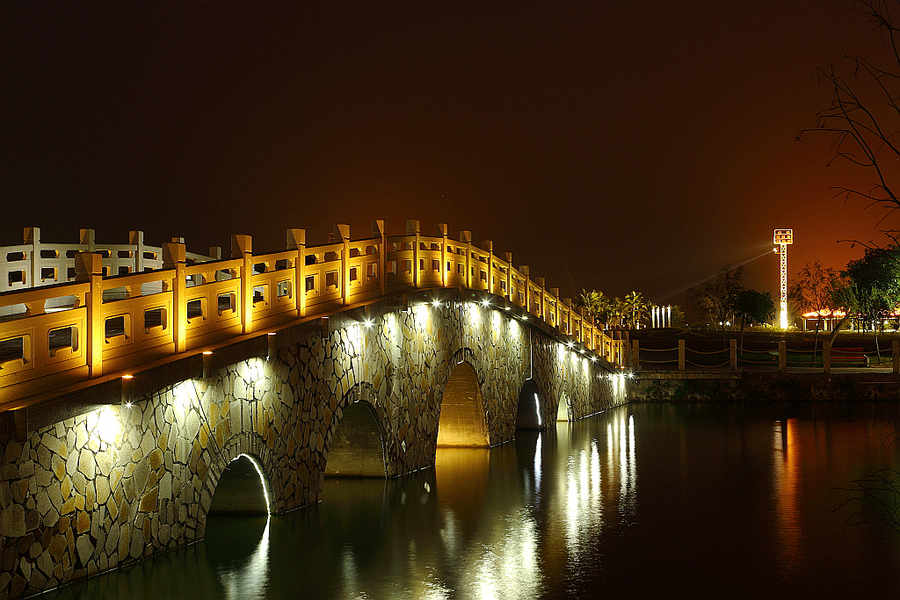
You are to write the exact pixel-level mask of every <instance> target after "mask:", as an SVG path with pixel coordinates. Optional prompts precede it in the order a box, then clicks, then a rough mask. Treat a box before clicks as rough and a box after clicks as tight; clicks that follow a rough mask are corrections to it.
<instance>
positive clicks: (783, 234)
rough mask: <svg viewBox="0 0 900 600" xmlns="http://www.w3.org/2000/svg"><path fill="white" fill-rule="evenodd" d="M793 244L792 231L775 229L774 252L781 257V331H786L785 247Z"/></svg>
mask: <svg viewBox="0 0 900 600" xmlns="http://www.w3.org/2000/svg"><path fill="white" fill-rule="evenodd" d="M793 243H794V230H793V229H776V230H775V244H776V245H777V246H778V247H777V248H776V249H775V251H776V252H778V254H779V255H780V256H781V314H780V315H779V324H780V325H781V328H782V329H787V324H788V318H787V247H788V244H793Z"/></svg>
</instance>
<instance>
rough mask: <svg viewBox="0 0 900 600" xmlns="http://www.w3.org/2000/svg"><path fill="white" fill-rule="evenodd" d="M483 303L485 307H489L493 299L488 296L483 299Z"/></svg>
mask: <svg viewBox="0 0 900 600" xmlns="http://www.w3.org/2000/svg"><path fill="white" fill-rule="evenodd" d="M481 305H482V306H484V307H488V306H490V305H491V301H490V300H488V299H487V298H485V299H484V300H482V301H481Z"/></svg>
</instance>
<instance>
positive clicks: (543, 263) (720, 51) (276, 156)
mask: <svg viewBox="0 0 900 600" xmlns="http://www.w3.org/2000/svg"><path fill="white" fill-rule="evenodd" d="M0 21H3V22H4V23H5V25H0V29H2V31H0V33H2V34H3V39H4V41H3V42H2V44H3V46H2V53H3V54H2V56H3V58H2V65H3V68H2V72H0V73H2V75H0V77H2V83H0V89H2V90H3V93H2V96H0V97H2V98H3V101H2V102H3V103H2V105H0V111H2V116H0V182H2V188H0V194H2V196H0V209H2V211H0V212H2V216H0V234H2V235H0V244H14V243H18V242H19V241H20V240H21V236H22V228H23V227H25V226H31V225H34V226H39V227H41V229H42V233H43V239H44V240H45V241H75V240H76V239H77V235H78V229H79V228H81V227H93V228H95V229H96V230H97V236H98V239H99V240H101V241H114V242H125V241H127V235H128V234H127V232H128V231H129V230H131V229H143V230H144V231H145V236H146V240H147V242H148V243H151V244H157V245H158V244H160V243H161V242H163V241H165V240H166V239H168V238H170V237H172V236H183V237H185V238H186V239H187V243H188V249H189V250H190V251H204V250H205V249H206V248H207V247H208V246H211V245H220V246H223V248H225V249H226V250H225V251H226V253H227V251H228V250H227V248H228V247H229V244H230V242H229V240H230V235H231V234H233V233H248V234H251V235H253V236H254V247H255V249H256V250H258V251H264V250H278V249H281V248H282V247H283V244H284V241H283V240H284V230H285V229H286V228H287V227H304V228H306V229H307V235H308V239H309V241H310V243H323V242H324V241H325V240H326V238H327V235H328V233H329V232H330V231H332V229H333V226H334V225H335V224H336V223H349V224H350V226H351V233H352V235H353V237H365V236H367V235H368V234H369V232H370V231H371V230H370V224H371V221H372V219H377V218H383V219H385V220H386V222H387V228H388V232H389V233H402V232H403V230H404V226H405V225H404V223H405V220H406V219H410V218H415V219H420V220H421V221H422V228H423V231H424V232H426V233H431V232H432V231H433V227H434V224H435V223H438V222H446V223H448V224H449V226H450V231H451V236H453V237H456V236H457V235H458V232H459V230H461V229H470V230H472V232H473V237H474V239H475V240H476V241H477V242H481V241H482V240H486V239H491V240H493V241H494V248H495V251H496V252H497V253H498V254H499V253H502V252H505V251H511V252H512V253H513V256H514V262H515V263H516V264H517V265H518V264H529V265H531V266H532V273H534V274H538V275H541V274H543V275H545V276H546V277H547V279H548V284H550V285H558V286H559V287H560V288H561V290H562V292H563V294H564V295H571V294H574V293H576V292H577V291H578V290H580V289H581V288H582V287H584V288H588V289H591V288H597V289H600V290H603V291H604V292H606V293H607V294H609V295H624V294H625V293H626V292H628V291H630V290H632V289H637V290H639V291H642V292H643V293H644V295H645V296H646V297H647V298H648V299H650V300H653V301H656V302H671V301H673V300H675V301H681V302H683V300H684V298H683V296H680V295H678V294H676V295H674V296H673V295H672V294H673V293H675V292H677V291H679V290H682V289H684V288H687V287H689V286H692V285H695V284H697V283H698V282H700V281H702V280H704V279H706V278H708V277H710V276H713V275H715V274H716V273H717V272H718V271H719V270H720V269H721V267H722V266H723V265H724V264H725V263H727V262H730V263H732V264H734V263H740V262H743V261H746V260H750V259H753V258H755V257H758V256H759V255H761V254H762V253H764V252H766V251H768V252H769V253H770V255H766V256H763V257H762V258H759V259H757V260H752V261H751V262H749V263H748V265H747V266H748V268H749V269H750V271H749V273H748V275H749V277H748V281H747V283H748V284H750V285H751V286H753V287H756V288H757V289H761V290H764V291H771V292H773V295H774V294H775V293H776V292H777V284H778V268H777V257H776V256H775V255H774V254H771V250H772V244H771V241H772V230H773V229H774V228H777V227H791V228H793V229H794V234H795V238H796V243H795V245H794V246H793V247H792V248H791V250H790V261H791V272H792V273H793V272H796V270H797V269H798V268H799V267H800V266H802V265H803V264H804V263H806V262H807V261H812V260H815V259H820V260H822V261H823V263H825V264H826V265H827V266H835V267H838V268H840V267H842V266H844V265H845V264H846V262H847V261H848V260H849V259H851V258H855V257H857V256H859V254H860V250H859V247H856V248H851V247H850V245H849V244H839V243H838V240H843V239H853V238H857V239H864V240H868V239H870V238H873V237H876V236H877V231H876V226H877V223H878V220H879V218H880V217H881V214H880V213H879V212H877V211H876V210H874V209H870V210H868V211H864V210H863V209H862V208H863V205H862V204H860V203H850V204H848V205H846V206H845V205H844V204H843V201H842V200H839V199H837V200H836V199H833V198H832V191H831V187H832V186H834V185H840V184H852V183H853V182H860V181H861V182H863V184H862V187H865V188H867V187H868V183H866V182H868V179H867V177H866V176H865V174H862V176H861V174H860V173H858V172H855V171H852V170H850V169H847V168H843V167H838V166H832V167H830V168H827V167H826V163H827V161H828V159H829V146H830V141H831V140H830V139H827V138H825V137H819V138H815V137H811V138H809V139H807V140H804V141H803V142H800V143H798V142H797V141H795V136H796V133H797V132H798V131H799V130H800V129H803V128H806V127H811V126H813V125H814V122H815V115H816V113H817V112H818V111H819V110H821V109H823V108H825V107H826V106H827V103H828V101H829V99H830V95H829V90H828V88H827V86H826V85H824V84H822V83H817V80H816V78H815V77H814V76H813V71H814V69H815V68H816V67H825V68H827V67H829V65H831V64H835V65H836V66H837V67H839V68H847V67H846V61H845V60H844V59H843V55H844V54H856V53H861V54H864V55H866V56H869V57H871V58H872V59H873V60H875V61H876V62H883V61H882V59H883V58H885V55H884V46H883V45H882V43H881V41H880V38H879V37H878V36H877V34H874V33H873V32H872V29H871V26H870V25H869V23H868V22H867V20H866V18H865V16H864V15H863V13H862V10H861V9H860V8H856V9H855V10H854V9H853V2H852V0H815V1H791V0H781V1H763V0H760V1H747V2H741V3H737V2H723V1H712V2H693V1H691V0H680V1H675V0H673V1H671V2H642V1H629V2H604V1H592V2H579V3H566V2H556V1H554V2H547V3H538V2H528V3H524V2H516V3H512V2H511V3H502V2H462V3H458V2H412V3H410V2H331V1H329V2H302V3H297V5H287V4H281V3H279V4H265V3H261V2H245V3H226V4H223V3H221V2H206V3H197V2H184V3H182V2H179V3H173V4H161V3H157V2H152V3H151V2H144V3H113V4H102V5H97V4H94V3H86V2H85V3H68V2H65V3H61V2H43V1H36V2H6V3H4V5H3V8H2V9H0ZM847 72H848V73H849V74H851V75H852V73H851V72H850V71H849V70H848V71H847Z"/></svg>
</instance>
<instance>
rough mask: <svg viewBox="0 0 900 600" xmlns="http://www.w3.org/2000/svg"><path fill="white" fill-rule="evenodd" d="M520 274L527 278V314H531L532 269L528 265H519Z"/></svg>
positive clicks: (525, 282)
mask: <svg viewBox="0 0 900 600" xmlns="http://www.w3.org/2000/svg"><path fill="white" fill-rule="evenodd" d="M519 272H520V273H522V275H524V276H525V281H524V282H523V283H524V284H525V306H524V308H525V312H527V313H530V312H531V267H529V266H528V265H519Z"/></svg>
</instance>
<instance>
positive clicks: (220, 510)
mask: <svg viewBox="0 0 900 600" xmlns="http://www.w3.org/2000/svg"><path fill="white" fill-rule="evenodd" d="M208 512H209V514H211V515H216V514H219V515H253V514H256V515H269V514H272V494H271V491H270V490H269V482H268V480H267V479H266V477H265V475H263V471H262V467H261V466H260V464H259V461H258V460H257V459H256V458H255V457H253V456H251V455H249V454H239V455H238V456H237V457H235V458H234V460H232V461H231V462H230V463H228V466H226V467H225V469H224V470H223V471H222V476H221V477H219V482H218V483H217V484H216V491H215V492H213V497H212V500H211V501H210V503H209V511H208Z"/></svg>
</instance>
